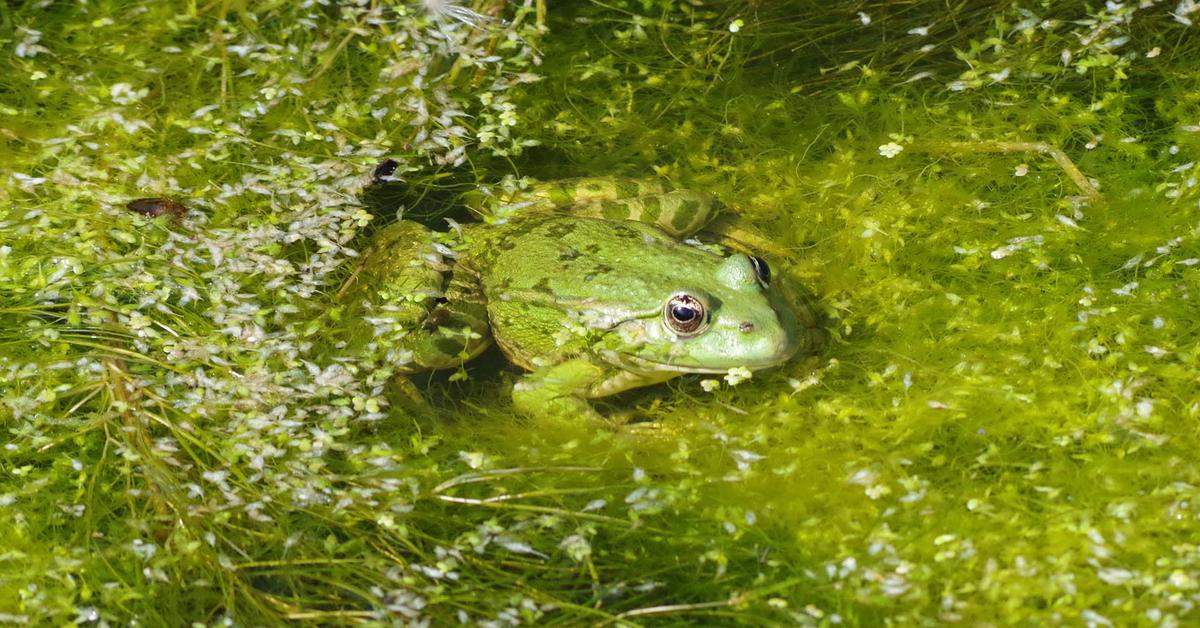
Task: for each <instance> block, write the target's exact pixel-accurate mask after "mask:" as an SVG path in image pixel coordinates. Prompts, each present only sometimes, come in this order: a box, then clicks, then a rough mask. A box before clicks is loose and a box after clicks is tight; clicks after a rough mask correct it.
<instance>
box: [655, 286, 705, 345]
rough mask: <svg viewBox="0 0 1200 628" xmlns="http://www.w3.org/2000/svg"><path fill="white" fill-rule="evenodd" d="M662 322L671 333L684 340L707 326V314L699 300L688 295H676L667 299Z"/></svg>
mask: <svg viewBox="0 0 1200 628" xmlns="http://www.w3.org/2000/svg"><path fill="white" fill-rule="evenodd" d="M663 320H664V321H665V322H666V323H667V327H670V328H671V331H673V332H675V333H676V334H678V335H680V336H682V337H685V338H686V337H690V336H695V335H696V334H699V333H700V332H701V331H703V330H704V327H705V326H706V325H707V324H708V312H707V311H705V307H704V302H703V301H701V300H700V299H697V298H696V297H694V296H692V295H690V294H677V295H675V296H673V297H671V298H670V299H667V304H666V306H664V307H663Z"/></svg>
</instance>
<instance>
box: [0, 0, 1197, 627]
mask: <svg viewBox="0 0 1200 628" xmlns="http://www.w3.org/2000/svg"><path fill="white" fill-rule="evenodd" d="M562 4H563V5H566V6H558V5H556V3H542V2H540V1H538V2H533V1H528V2H524V3H522V2H507V3H506V2H479V3H477V4H475V5H472V6H469V7H466V6H463V7H460V6H458V5H455V4H452V3H448V2H440V1H439V2H433V1H426V2H419V3H403V2H400V3H396V2H380V3H357V2H347V3H341V4H322V3H315V2H314V3H280V2H275V3H266V4H265V5H263V6H254V3H242V2H231V1H228V0H222V1H217V2H211V3H207V4H200V3H194V2H176V3H139V2H117V1H115V0H114V1H108V0H99V1H97V2H89V3H57V2H44V1H43V2H24V3H11V2H10V3H7V4H5V5H3V6H0V50H4V52H3V54H4V55H5V59H6V63H7V69H6V71H5V72H3V73H0V163H3V164H4V168H3V170H2V171H0V426H2V427H3V429H4V430H5V436H4V438H3V439H2V440H3V441H4V443H5V447H4V449H3V453H0V527H2V528H3V529H5V530H7V531H8V533H7V534H6V541H5V543H4V545H3V547H0V622H3V623H18V624H21V623H25V624H43V623H66V622H71V621H78V622H81V623H95V622H99V623H109V624H126V623H129V622H131V621H137V622H138V623H142V624H148V625H180V624H184V623H194V624H195V625H216V624H226V625H261V624H273V623H281V622H308V623H315V624H343V623H344V624H352V623H354V624H357V623H368V624H371V623H375V624H405V623H422V622H430V623H432V624H442V623H447V622H464V623H469V624H476V623H478V624H487V625H514V624H521V623H562V624H569V625H576V624H596V625H641V624H675V623H679V624H682V623H692V622H703V623H712V624H737V623H745V624H753V625H760V624H761V625H778V624H812V625H830V624H848V625H858V624H866V625H875V624H881V623H889V622H890V623H896V624H914V623H941V622H956V621H961V622H967V623H971V624H975V623H991V622H994V623H998V624H1012V623H1028V624H1035V623H1036V624H1042V623H1065V624H1073V625H1075V624H1089V625H1112V624H1121V625H1128V624H1155V625H1157V624H1163V625H1176V624H1187V623H1193V622H1195V621H1196V619H1195V618H1196V616H1197V615H1196V613H1197V612H1198V611H1197V610H1195V605H1196V603H1197V602H1198V601H1200V544H1197V541H1196V538H1197V535H1196V533H1197V531H1198V529H1200V525H1198V524H1200V520H1198V516H1200V494H1198V493H1200V471H1198V467H1197V465H1196V464H1195V452H1196V449H1197V445H1198V444H1200V434H1198V429H1197V426H1198V425H1200V423H1198V421H1197V419H1198V418H1200V399H1198V398H1197V395H1196V393H1195V389H1196V384H1197V376H1198V370H1197V367H1198V364H1200V348H1198V345H1197V323H1196V321H1197V319H1198V317H1197V313H1198V312H1197V306H1196V301H1195V299H1196V295H1193V294H1192V291H1193V290H1197V289H1200V285H1198V283H1200V269H1198V265H1200V242H1198V239H1200V211H1198V209H1200V205H1198V202H1200V189H1198V188H1197V186H1196V176H1197V172H1198V171H1197V168H1196V165H1195V164H1196V161H1197V159H1198V158H1200V84H1198V83H1200V65H1198V63H1197V59H1200V56H1198V55H1197V52H1200V50H1198V49H1200V44H1197V43H1196V42H1197V41H1200V39H1197V38H1196V37H1195V35H1196V30H1195V29H1196V28H1197V26H1194V25H1193V24H1192V22H1193V21H1194V20H1200V5H1196V4H1194V3H1192V2H1190V1H1188V0H1183V1H1181V2H1155V1H1153V0H1146V1H1143V2H1123V3H1120V2H1109V3H1107V4H1106V5H1104V6H1099V5H1096V6H1089V5H1085V4H1084V3H1075V2H1035V3H1027V4H1020V5H1018V4H1015V3H1008V2H997V3H986V5H985V3H969V2H968V3H958V4H956V5H948V4H947V3H944V2H907V3H894V2H871V1H860V2H847V3H837V4H836V5H835V4H833V3H816V2H801V1H790V2H756V1H752V0H746V1H744V2H734V1H726V2H702V1H699V0H696V1H693V2H669V1H665V0H640V1H636V2H634V1H625V0H612V1H611V2H598V1H596V2H579V3H569V4H568V3H562ZM385 159H391V160H393V163H394V166H395V169H394V171H393V172H391V173H390V174H389V173H387V172H376V168H377V166H378V165H379V164H380V163H381V161H383V160H385ZM386 170H392V168H391V165H389V167H388V168H387V169H386ZM373 172H376V174H377V175H379V176H384V177H385V178H390V179H394V180H395V182H393V183H391V184H389V185H388V186H387V187H388V189H389V190H393V191H394V193H393V194H391V195H390V196H386V197H379V195H378V194H377V191H372V190H369V189H367V187H366V186H367V185H368V183H369V182H370V181H371V180H372V173H373ZM588 175H612V176H624V177H659V178H663V179H665V180H667V181H669V182H670V183H671V184H672V185H675V186H678V187H688V188H693V189H700V190H705V191H709V192H711V193H712V194H714V195H716V196H717V197H719V198H720V199H721V200H722V201H723V202H724V203H725V204H726V205H727V206H728V207H730V208H731V209H732V210H733V211H735V212H736V213H737V214H738V215H739V216H740V217H741V219H742V220H744V221H745V222H746V224H749V225H752V226H753V227H755V228H757V229H759V230H761V231H763V232H764V233H766V234H768V235H769V236H770V238H771V240H772V242H773V247H772V248H773V249H775V250H774V251H773V255H771V256H769V257H770V259H771V263H772V265H773V267H774V268H775V270H776V271H777V272H779V273H786V274H787V275H788V276H789V277H790V278H791V279H792V280H794V281H796V282H799V283H800V284H802V285H804V286H805V287H806V288H807V289H808V290H809V291H811V292H812V294H813V295H814V298H815V301H816V303H817V304H818V308H819V309H820V310H821V312H822V316H823V317H824V319H825V321H826V325H827V328H828V330H829V334H830V341H829V343H828V345H827V346H825V347H824V348H823V349H822V350H821V351H820V352H819V353H817V354H816V355H812V356H805V357H802V358H798V359H796V360H793V361H792V362H790V363H789V364H787V365H785V366H784V367H782V368H779V369H774V370H771V371H763V372H759V373H755V374H754V376H753V377H752V378H751V379H749V380H748V381H744V382H740V383H738V384H737V385H736V386H735V385H730V383H728V382H724V381H720V378H719V377H718V378H716V380H715V381H714V382H713V383H710V384H706V385H702V383H701V381H700V380H701V379H702V378H699V377H688V378H682V379H678V380H674V381H672V382H671V383H668V384H666V385H662V386H658V387H654V388H648V389H644V390H640V391H637V392H633V393H628V394H624V395H620V396H617V397H612V398H609V399H606V400H604V401H603V402H601V403H599V404H598V406H599V407H600V408H601V409H602V410H604V411H605V412H608V413H629V414H631V415H633V416H635V417H636V419H637V421H638V423H637V425H635V426H633V427H629V428H625V429H618V430H612V429H605V428H602V427H600V426H597V425H594V424H590V423H586V422H575V423H572V422H565V423H553V424H549V423H546V424H542V423H538V422H531V421H530V420H528V419H525V418H522V417H520V416H518V415H516V414H515V413H514V412H513V410H512V407H511V401H510V399H509V391H510V390H511V387H512V384H513V382H515V381H516V379H517V378H518V377H519V376H520V372H519V371H517V370H516V369H514V368H513V367H511V366H508V365H506V364H505V363H504V361H503V358H502V357H500V356H498V355H496V354H493V353H489V354H485V355H484V356H482V357H481V358H480V359H478V360H476V361H474V362H472V363H471V364H469V365H467V367H466V368H465V369H464V370H461V371H458V372H453V371H452V372H448V373H441V374H434V375H428V376H418V377H415V378H414V383H416V384H417V388H418V389H419V390H420V393H421V395H422V396H423V397H424V398H425V399H426V400H428V402H429V404H430V405H431V406H432V408H433V413H432V415H430V414H429V413H426V412H421V411H418V410H417V409H415V408H414V407H413V405H412V404H411V400H410V399H408V398H407V397H406V395H405V394H404V392H403V391H402V390H400V389H399V386H398V385H397V384H396V383H395V380H394V379H393V375H394V368H391V367H389V366H388V363H387V362H386V360H383V359H382V356H381V355H347V354H346V353H345V352H344V351H343V350H342V349H344V347H343V346H342V345H340V344H339V331H340V330H342V329H344V328H345V327H346V326H347V321H345V320H344V319H343V318H342V314H343V313H344V312H343V311H342V310H341V309H340V308H339V307H338V305H337V303H338V301H337V299H336V297H335V295H336V293H337V291H338V287H339V286H340V285H341V284H342V282H343V281H344V280H345V279H346V277H347V276H348V275H349V273H350V272H351V270H352V269H353V267H354V264H355V260H356V259H358V257H359V255H360V252H361V251H362V250H364V248H365V247H366V246H367V245H368V243H369V242H370V237H371V235H372V233H374V231H375V229H377V228H378V226H379V225H381V224H387V223H389V222H391V221H393V220H395V219H396V217H397V215H400V214H403V215H405V216H410V217H411V216H417V217H421V218H422V219H425V220H427V221H429V222H430V223H431V224H433V223H436V222H442V217H444V216H449V217H451V218H454V219H457V220H469V219H470V217H469V215H466V214H464V213H463V212H462V211H461V198H460V197H461V195H462V194H463V193H465V192H468V191H470V190H474V189H476V188H478V187H479V186H480V185H485V186H486V185H495V184H500V183H506V184H510V185H519V184H520V183H521V179H522V178H524V177H529V178H533V179H541V180H550V179H558V178H565V177H575V176H588ZM138 198H167V199H173V200H174V201H175V202H177V203H179V204H180V205H179V206H174V205H162V204H159V205H155V204H153V203H152V202H143V203H142V204H141V205H137V206H136V207H135V208H134V209H135V211H130V209H129V208H127V205H126V204H127V203H128V202H129V201H131V200H134V199H138ZM155 207H159V208H163V209H162V212H161V213H163V214H164V215H162V216H158V217H155V216H152V215H148V214H152V213H155V212H154V211H152V209H153V208H155ZM442 224H444V222H442ZM714 384H716V386H715V389H712V388H714ZM710 389H712V390H710Z"/></svg>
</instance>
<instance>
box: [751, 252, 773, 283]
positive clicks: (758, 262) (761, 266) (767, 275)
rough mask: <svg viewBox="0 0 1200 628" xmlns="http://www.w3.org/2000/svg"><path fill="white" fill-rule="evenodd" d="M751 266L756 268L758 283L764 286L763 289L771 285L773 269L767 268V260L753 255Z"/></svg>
mask: <svg viewBox="0 0 1200 628" xmlns="http://www.w3.org/2000/svg"><path fill="white" fill-rule="evenodd" d="M750 265H751V266H753V267H754V274H755V275H758V283H760V284H762V287H764V288H766V287H767V286H769V285H771V267H770V266H767V260H765V259H763V258H761V257H758V256H756V255H751V256H750Z"/></svg>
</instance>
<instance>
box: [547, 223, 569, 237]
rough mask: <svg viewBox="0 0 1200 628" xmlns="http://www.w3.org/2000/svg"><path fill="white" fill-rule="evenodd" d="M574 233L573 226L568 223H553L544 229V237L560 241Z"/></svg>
mask: <svg viewBox="0 0 1200 628" xmlns="http://www.w3.org/2000/svg"><path fill="white" fill-rule="evenodd" d="M573 231H575V225H574V224H572V223H569V222H554V223H551V224H550V225H548V226H547V227H546V235H547V236H549V237H551V238H553V239H555V240H561V239H563V238H565V237H567V236H569V235H571V233H572V232H573Z"/></svg>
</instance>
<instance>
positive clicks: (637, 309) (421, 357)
mask: <svg viewBox="0 0 1200 628" xmlns="http://www.w3.org/2000/svg"><path fill="white" fill-rule="evenodd" d="M468 204H469V205H470V206H471V207H472V209H473V210H474V211H475V212H476V213H477V214H480V215H481V216H482V217H483V219H484V220H483V221H482V222H479V223H471V224H457V223H454V222H451V229H450V230H449V231H447V232H444V233H442V232H436V231H432V230H430V229H427V228H426V227H424V226H423V225H420V224H418V223H415V222H410V221H405V220H401V221H399V222H397V223H394V224H392V225H389V226H387V227H385V228H384V229H382V230H381V231H380V232H379V233H378V234H377V235H376V237H375V240H374V243H373V245H372V246H371V248H370V249H369V250H368V251H367V252H366V254H365V255H364V256H363V259H362V262H361V263H360V264H359V266H358V269H357V270H356V271H355V273H354V276H352V277H351V278H350V280H349V281H348V282H347V284H346V286H344V287H343V290H342V293H341V294H342V298H343V299H344V302H345V303H346V304H347V309H348V315H349V316H351V317H354V318H355V319H359V320H362V321H364V322H365V323H367V325H368V326H369V328H370V331H369V333H366V334H363V336H365V337H366V338H367V339H366V340H365V342H368V343H370V344H372V345H374V349H376V350H377V351H382V352H384V353H385V354H386V359H387V360H388V361H389V362H391V363H392V364H393V365H394V366H396V367H397V368H398V369H399V370H400V371H401V372H403V373H415V372H420V371H426V370H435V369H449V368H459V367H461V366H462V365H463V364H464V363H465V362H467V361H469V360H471V359H472V358H474V357H475V356H477V355H479V354H480V353H481V352H483V351H484V350H485V349H487V348H488V347H489V346H490V345H491V344H492V343H495V344H496V345H498V346H499V348H500V350H501V351H502V352H503V353H504V355H505V356H506V357H507V358H508V359H509V360H510V361H511V362H512V363H513V364H516V365H517V366H520V367H521V368H523V369H525V370H527V371H529V372H528V374H526V375H525V376H524V377H523V378H521V379H520V380H519V381H518V382H517V383H516V384H515V386H514V387H513V391H512V399H513V405H514V407H515V408H516V410H518V411H519V412H521V413H523V414H526V415H530V416H533V417H551V416H552V417H560V418H561V417H566V418H570V419H575V418H577V417H579V418H585V419H586V418H590V419H602V418H603V417H602V416H601V415H600V413H598V412H597V411H596V410H595V409H594V408H593V407H592V406H591V404H590V403H589V402H588V400H589V399H594V398H598V397H605V396H608V395H612V394H615V393H619V392H622V391H625V390H629V389H632V388H637V387H641V386H647V385H651V384H656V383H660V382H664V381H666V380H669V379H671V378H674V377H677V376H680V375H683V374H687V373H712V374H722V373H728V372H729V371H730V370H731V369H737V370H739V371H741V370H742V369H745V370H748V371H756V370H759V369H765V368H769V367H773V366H778V365H780V364H782V363H784V362H785V361H787V360H788V359H789V358H791V357H792V356H793V355H795V354H796V353H797V352H798V351H800V350H804V351H806V352H811V351H813V350H814V349H815V348H816V347H817V345H818V342H819V338H820V336H821V334H820V332H819V330H818V329H817V325H816V317H815V315H814V313H813V311H812V310H811V309H810V308H809V307H807V306H806V305H805V304H804V303H803V302H800V301H798V300H796V298H795V297H794V296H790V295H789V294H787V291H785V290H781V289H780V288H779V287H778V286H777V285H775V282H774V278H773V277H772V274H771V270H770V267H769V266H768V265H767V263H766V261H764V260H763V259H762V258H760V257H758V256H755V255H751V254H748V253H745V252H733V253H727V252H726V251H725V249H723V248H722V247H718V246H715V245H705V244H701V243H700V242H698V241H695V240H688V239H687V238H689V237H690V236H692V235H693V234H696V233H697V232H699V231H700V230H701V229H702V228H704V227H705V226H706V225H709V224H710V223H713V220H712V219H713V218H714V216H715V215H716V214H717V213H718V204H717V203H716V202H715V201H714V199H713V198H712V197H711V196H709V195H706V194H702V193H698V192H694V191H690V190H672V189H668V188H667V187H666V186H665V185H664V184H662V183H660V182H657V181H645V180H623V179H614V178H608V177H595V178H583V179H571V180H563V181H556V182H547V183H538V184H534V185H532V186H531V187H529V188H528V189H526V190H523V191H521V192H515V193H508V194H502V193H493V194H490V195H479V196H478V197H476V198H475V199H474V200H473V201H470V202H469V203H468ZM718 233H719V234H721V235H722V236H723V237H724V239H725V244H727V245H732V246H733V247H734V248H741V247H739V246H738V240H736V239H735V238H734V237H732V236H730V234H731V233H734V231H733V230H731V229H729V228H725V229H724V230H720V229H718Z"/></svg>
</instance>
